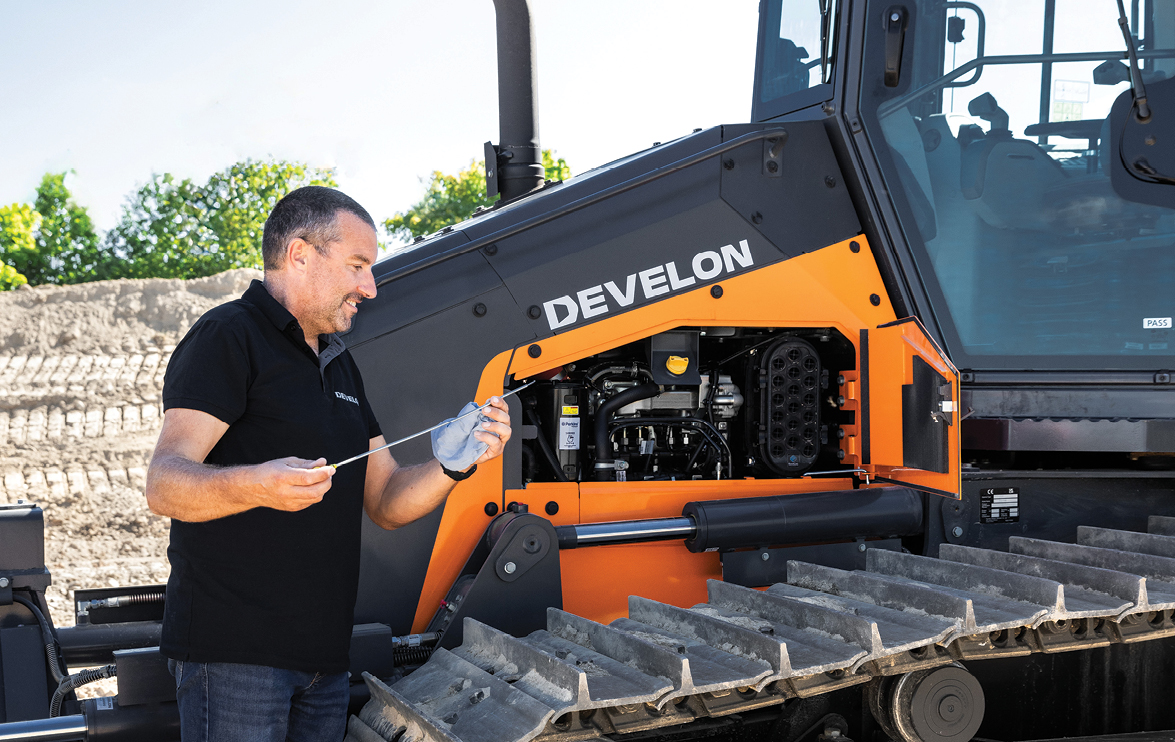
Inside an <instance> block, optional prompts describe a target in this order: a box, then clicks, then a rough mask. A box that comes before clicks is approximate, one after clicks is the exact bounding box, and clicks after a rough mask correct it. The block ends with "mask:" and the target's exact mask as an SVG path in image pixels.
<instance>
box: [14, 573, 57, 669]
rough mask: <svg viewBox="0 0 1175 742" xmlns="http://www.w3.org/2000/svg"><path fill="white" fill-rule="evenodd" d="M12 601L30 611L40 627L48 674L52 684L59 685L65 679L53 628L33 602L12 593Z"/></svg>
mask: <svg viewBox="0 0 1175 742" xmlns="http://www.w3.org/2000/svg"><path fill="white" fill-rule="evenodd" d="M12 600H13V602H16V603H20V604H21V605H23V606H24V607H25V608H28V609H29V610H30V611H32V614H33V617H34V618H36V619H37V623H38V624H40V625H41V641H43V642H44V643H45V659H46V660H47V661H48V663H49V672H50V673H51V674H52V675H53V682H55V683H60V682H61V680H62V678H64V677H65V673H63V672H62V671H61V661H60V658H59V655H58V652H57V637H56V636H54V635H53V627H52V626H51V625H50V624H49V621H48V620H47V619H46V618H45V614H44V613H42V612H41V609H40V608H38V607H37V604H36V603H34V602H33V601H31V600H29V599H28V598H26V597H24V596H23V595H17V594H16V593H13V595H12Z"/></svg>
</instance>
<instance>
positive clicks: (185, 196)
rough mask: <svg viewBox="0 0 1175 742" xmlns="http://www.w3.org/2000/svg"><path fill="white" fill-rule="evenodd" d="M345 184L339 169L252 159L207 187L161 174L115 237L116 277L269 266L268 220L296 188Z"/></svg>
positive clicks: (127, 211)
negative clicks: (264, 250)
mask: <svg viewBox="0 0 1175 742" xmlns="http://www.w3.org/2000/svg"><path fill="white" fill-rule="evenodd" d="M307 185H324V186H335V185H337V184H336V183H335V180H334V172H333V171H332V170H329V169H322V168H312V167H310V166H308V165H305V164H303V163H296V162H286V161H283V160H274V161H270V162H264V161H255V160H245V161H244V162H238V163H237V164H235V165H233V166H231V167H229V168H226V169H225V170H222V171H221V172H219V173H216V174H214V175H213V176H212V177H211V178H209V179H208V182H207V183H205V184H204V185H199V184H196V183H194V182H192V180H191V179H186V178H185V179H183V180H177V179H176V178H174V177H173V176H171V175H169V174H164V175H156V176H154V177H153V178H152V179H151V180H150V181H149V182H148V183H147V184H146V185H144V186H142V187H141V188H139V190H138V191H136V192H135V193H134V195H132V196H131V197H130V198H129V199H128V200H127V203H126V205H125V206H124V208H123V216H122V219H121V221H120V222H119V224H118V225H117V226H116V227H115V228H114V229H112V230H110V233H109V234H108V235H107V239H106V249H107V251H108V253H109V254H110V255H111V256H112V258H114V259H113V260H111V261H110V265H111V266H112V268H111V273H110V275H108V276H105V277H108V278H124V277H125V278H196V277H199V276H208V275H212V274H213V273H219V272H221V271H225V270H229V269H230V268H260V267H261V237H262V232H263V230H264V226H265V219H266V217H267V216H268V215H269V212H270V211H271V210H272V209H273V207H274V205H276V204H277V202H278V201H279V200H280V199H281V198H282V196H284V195H286V194H287V193H289V192H290V191H292V190H294V189H296V188H301V187H302V186H307Z"/></svg>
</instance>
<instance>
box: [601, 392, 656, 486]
mask: <svg viewBox="0 0 1175 742" xmlns="http://www.w3.org/2000/svg"><path fill="white" fill-rule="evenodd" d="M660 393H661V387H659V386H657V385H656V384H641V385H640V386H634V387H632V388H631V389H625V390H624V391H622V392H620V393H619V394H617V395H615V396H614V397H610V398H609V399H608V400H607V401H605V402H604V403H603V404H602V405H600V408H599V409H598V410H597V411H596V431H595V434H596V479H597V480H599V481H601V482H609V481H612V480H614V479H616V458H615V456H613V455H612V439H611V436H609V434H608V422H609V421H610V420H611V419H612V415H614V414H616V411H617V410H619V409H620V408H621V407H625V406H627V405H630V404H632V403H633V402H639V401H641V400H642V399H649V398H650V397H656V396H657V395H658V394H660Z"/></svg>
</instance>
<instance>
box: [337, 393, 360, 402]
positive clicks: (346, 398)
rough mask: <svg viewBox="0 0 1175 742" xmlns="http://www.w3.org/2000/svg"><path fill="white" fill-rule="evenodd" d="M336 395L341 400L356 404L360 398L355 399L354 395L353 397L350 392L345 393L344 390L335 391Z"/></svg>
mask: <svg viewBox="0 0 1175 742" xmlns="http://www.w3.org/2000/svg"><path fill="white" fill-rule="evenodd" d="M335 396H336V397H338V398H339V399H341V400H344V401H347V402H350V403H351V404H355V405H357V404H359V400H357V399H355V398H354V397H352V396H351V395H349V394H343V393H342V392H335Z"/></svg>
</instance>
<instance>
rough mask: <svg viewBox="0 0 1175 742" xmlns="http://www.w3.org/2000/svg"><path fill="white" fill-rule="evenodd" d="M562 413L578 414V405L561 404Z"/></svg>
mask: <svg viewBox="0 0 1175 742" xmlns="http://www.w3.org/2000/svg"><path fill="white" fill-rule="evenodd" d="M563 414H564V415H578V414H579V405H567V404H565V405H563Z"/></svg>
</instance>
